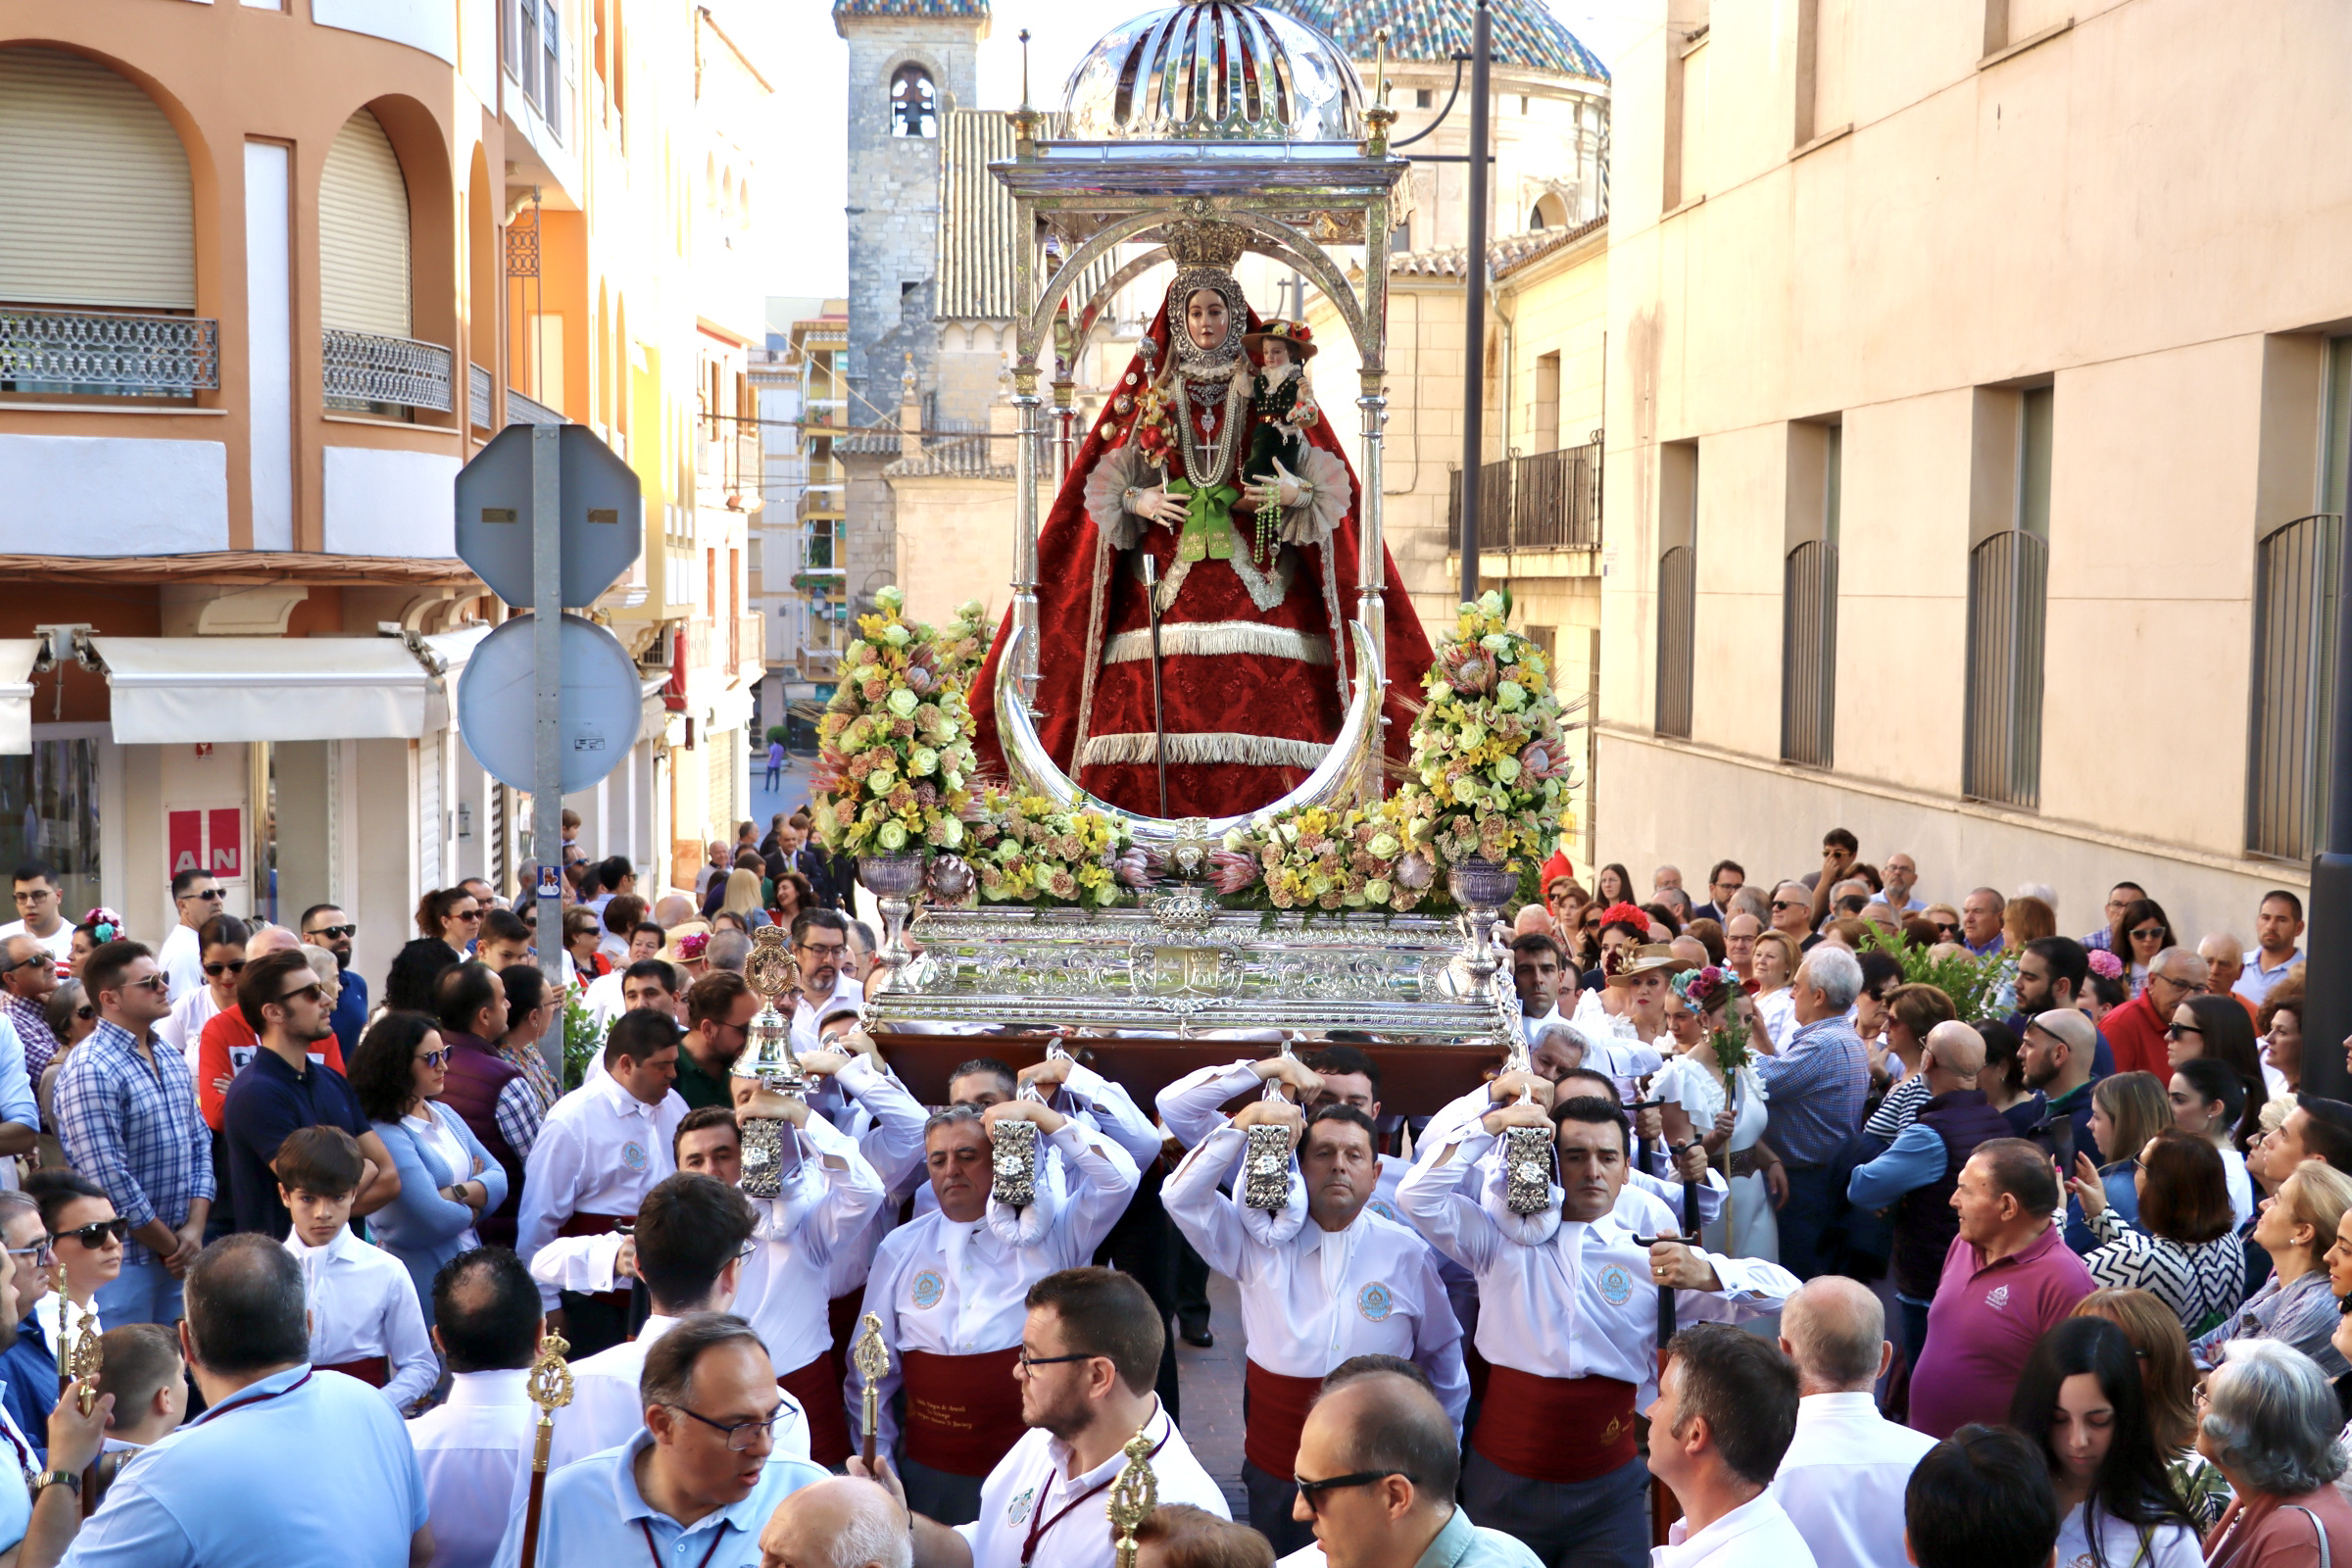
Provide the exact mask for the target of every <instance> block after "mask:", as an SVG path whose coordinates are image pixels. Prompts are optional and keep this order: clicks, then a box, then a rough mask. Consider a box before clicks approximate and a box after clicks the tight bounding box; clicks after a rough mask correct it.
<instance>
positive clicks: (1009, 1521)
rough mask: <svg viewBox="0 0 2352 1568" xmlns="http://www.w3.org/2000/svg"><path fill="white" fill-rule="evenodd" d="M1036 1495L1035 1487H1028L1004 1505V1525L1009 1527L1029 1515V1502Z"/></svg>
mask: <svg viewBox="0 0 2352 1568" xmlns="http://www.w3.org/2000/svg"><path fill="white" fill-rule="evenodd" d="M1036 1496H1037V1489H1036V1488H1035V1487H1031V1488H1029V1489H1028V1490H1027V1491H1025V1492H1023V1493H1022V1494H1021V1495H1019V1496H1017V1497H1015V1498H1013V1499H1012V1500H1011V1501H1010V1502H1008V1503H1006V1504H1005V1528H1006V1529H1010V1528H1012V1527H1013V1526H1015V1525H1017V1524H1019V1523H1020V1522H1021V1521H1022V1520H1024V1519H1026V1518H1028V1517H1029V1504H1030V1502H1031V1501H1032V1500H1033V1499H1035V1497H1036Z"/></svg>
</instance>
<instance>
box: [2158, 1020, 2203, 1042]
mask: <svg viewBox="0 0 2352 1568" xmlns="http://www.w3.org/2000/svg"><path fill="white" fill-rule="evenodd" d="M2204 1034H2205V1031H2204V1030H2202V1029H2200V1028H2198V1027H2197V1026H2196V1025H2195V1024H2188V1023H2170V1024H2166V1025H2165V1026H2164V1037H2165V1038H2166V1039H2167V1040H2181V1039H2185V1038H2186V1037H2188V1036H2189V1035H2196V1036H2197V1037H2199V1038H2200V1039H2202V1038H2203V1037H2204Z"/></svg>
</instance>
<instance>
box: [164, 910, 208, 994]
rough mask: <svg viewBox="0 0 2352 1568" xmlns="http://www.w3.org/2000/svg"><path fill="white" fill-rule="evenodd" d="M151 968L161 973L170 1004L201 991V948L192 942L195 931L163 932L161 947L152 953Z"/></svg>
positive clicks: (189, 928) (176, 927) (175, 929)
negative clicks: (166, 986)
mask: <svg viewBox="0 0 2352 1568" xmlns="http://www.w3.org/2000/svg"><path fill="white" fill-rule="evenodd" d="M155 965H156V967H157V968H159V969H161V970H163V971H164V980H165V982H166V984H167V985H168V986H169V988H170V989H169V991H168V993H167V994H168V995H169V996H170V997H171V999H172V1001H173V1002H174V1003H176V1002H178V1001H179V999H180V998H182V997H184V996H186V995H187V994H188V993H189V992H191V991H202V990H203V989H204V946H203V944H202V943H200V942H198V941H197V940H196V928H195V927H194V926H192V925H184V924H175V925H173V926H172V929H171V930H170V931H168V932H166V933H165V934H164V941H163V945H162V946H161V947H159V948H157V949H156V950H155Z"/></svg>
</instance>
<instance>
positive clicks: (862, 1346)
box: [850, 1312, 890, 1473]
mask: <svg viewBox="0 0 2352 1568" xmlns="http://www.w3.org/2000/svg"><path fill="white" fill-rule="evenodd" d="M850 1359H851V1360H852V1361H853V1362H855V1363H856V1364H857V1367H858V1381H859V1382H860V1383H862V1384H864V1385H865V1408H864V1410H863V1411H862V1414H863V1415H864V1416H865V1463H866V1467H867V1470H868V1472H869V1473H870V1472H871V1470H872V1467H873V1463H874V1429H875V1428H876V1427H877V1426H879V1425H881V1422H882V1397H881V1395H880V1394H879V1393H878V1392H877V1390H878V1388H879V1386H880V1384H881V1381H882V1379H884V1378H885V1377H888V1376H889V1375H890V1347H889V1346H887V1345H884V1344H883V1343H882V1320H881V1318H879V1317H877V1316H875V1315H874V1314H873V1313H871V1312H868V1313H866V1314H865V1319H864V1326H863V1328H862V1329H861V1330H860V1331H859V1333H858V1343H857V1344H855V1345H853V1346H851V1347H850Z"/></svg>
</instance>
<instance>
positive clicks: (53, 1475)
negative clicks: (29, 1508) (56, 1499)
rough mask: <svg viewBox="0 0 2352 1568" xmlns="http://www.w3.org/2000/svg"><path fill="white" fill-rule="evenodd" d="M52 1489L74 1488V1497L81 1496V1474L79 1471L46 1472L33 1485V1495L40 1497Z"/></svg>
mask: <svg viewBox="0 0 2352 1568" xmlns="http://www.w3.org/2000/svg"><path fill="white" fill-rule="evenodd" d="M51 1487H72V1488H73V1495H75V1496H76V1497H78V1496H80V1495H81V1472H80V1471H78V1470H44V1471H42V1472H41V1473H40V1475H39V1476H38V1477H36V1478H35V1479H34V1481H33V1483H32V1495H33V1496H34V1497H36V1498H37V1497H39V1496H40V1495H41V1494H42V1493H44V1492H46V1491H48V1490H49V1489H50V1488H51Z"/></svg>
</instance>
